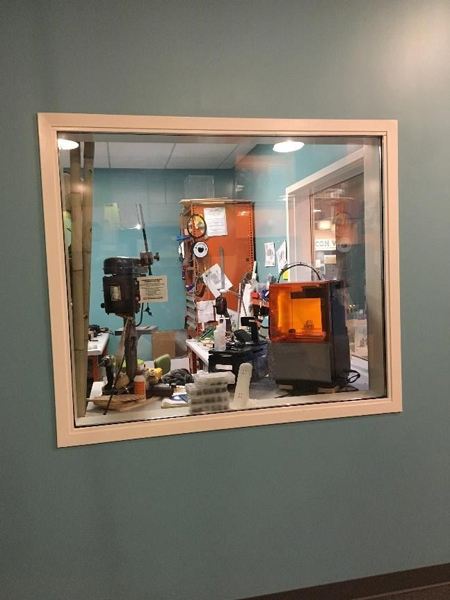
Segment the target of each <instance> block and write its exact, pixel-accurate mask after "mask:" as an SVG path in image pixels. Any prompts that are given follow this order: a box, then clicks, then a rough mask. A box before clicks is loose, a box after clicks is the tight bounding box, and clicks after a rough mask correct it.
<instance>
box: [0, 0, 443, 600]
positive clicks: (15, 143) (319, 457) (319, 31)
mask: <svg viewBox="0 0 450 600" xmlns="http://www.w3.org/2000/svg"><path fill="white" fill-rule="evenodd" d="M1 22H2V32H1V36H0V45H1V47H0V61H1V81H2V95H1V111H0V124H1V127H0V132H1V141H2V148H3V152H2V160H1V161H0V181H1V209H2V211H1V219H0V240H1V247H2V254H1V257H2V260H1V281H2V285H1V296H0V297H1V307H0V314H1V316H2V340H3V344H2V367H3V385H2V393H1V402H2V411H1V435H0V453H1V488H0V489H1V492H0V493H1V503H2V517H3V518H2V527H1V533H2V542H3V548H2V553H1V555H0V556H1V558H0V565H1V574H2V583H1V589H2V596H3V597H4V598H8V600H9V599H11V600H25V599H27V600H28V599H30V600H31V599H32V600H36V599H38V598H39V599H41V598H45V600H61V598H64V599H70V600H103V599H104V600H119V599H122V598H125V597H126V598H129V599H130V600H141V599H142V600H143V599H147V598H151V599H152V600H153V599H162V600H166V599H172V598H173V599H174V600H175V599H176V600H180V599H189V600H190V599H195V600H211V599H212V598H214V599H226V600H231V599H235V598H242V597H245V596H249V595H255V594H261V593H264V592H271V591H276V590H283V589H290V588H298V587H301V586H310V585H314V584H321V583H325V582H330V581H338V580H344V579H349V578H354V577H362V576H366V575H374V574H377V573H383V572H388V571H395V570H400V569H409V568H413V567H420V566H424V565H431V564H436V563H444V562H448V561H450V542H449V540H450V523H449V510H448V507H449V505H450V435H449V426H450V406H449V400H448V397H449V392H448V390H449V375H448V372H449V370H448V365H449V363H450V343H449V340H450V338H449V310H448V298H449V296H450V274H449V268H448V261H447V258H446V256H447V246H448V240H449V236H448V225H449V222H450V202H449V201H448V190H449V189H450V174H449V173H450V171H449V169H448V157H449V151H448V144H449V140H450V119H449V112H448V111H449V106H450V60H449V57H450V4H449V3H448V0H426V1H425V0H396V1H395V2H392V0H365V1H364V2H362V1H361V0H339V1H336V0H315V1H314V2H313V1H307V0H279V1H278V2H274V1H273V0H259V1H253V0H247V1H246V2H240V1H235V2H223V1H222V0H198V1H180V2H174V1H171V0H168V1H166V2H150V1H149V0H146V1H144V0H130V1H129V2H128V3H126V4H124V3H123V2H122V1H120V2H119V1H118V0H115V1H111V0H109V1H108V2H107V1H106V0H99V1H97V2H88V1H87V0H83V1H77V0H72V1H70V2H61V1H58V2H56V1H55V0H46V1H45V2H43V1H36V0H33V1H31V0H29V1H25V0H16V1H12V0H11V1H4V2H3V3H2V19H1ZM37 111H63V112H71V111H73V112H89V113H95V112H97V113H135V114H174V115H219V116H222V115H224V116H254V117H303V118H309V117H311V118H320V117H343V118H394V119H398V120H399V132H400V147H399V150H400V218H401V225H400V233H401V244H400V247H401V248H400V249H401V289H402V327H403V335H402V338H403V377H404V412H403V413H402V414H399V415H392V416H388V415H386V416H378V417H367V418H354V419H343V420H333V421H321V422H312V423H298V424H290V425H280V426H270V427H257V428H253V429H242V430H234V431H224V432H212V433H204V434H193V435H184V436H176V437H167V438H160V439H147V440H138V441H131V442H121V443H114V444H103V445H97V446H92V447H80V448H71V449H64V450H57V449H56V447H55V425H54V399H53V389H52V366H51V364H52V363H51V347H50V333H49V312H48V297H47V282H46V265H45V247H44V233H43V215H42V204H41V193H40V179H39V157H38V145H37V133H36V112H37Z"/></svg>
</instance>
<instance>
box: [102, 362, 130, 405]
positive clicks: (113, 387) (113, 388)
mask: <svg viewBox="0 0 450 600" xmlns="http://www.w3.org/2000/svg"><path fill="white" fill-rule="evenodd" d="M124 362H125V352H124V353H123V356H122V362H121V363H120V367H119V368H118V369H117V373H116V376H115V378H114V384H113V386H112V390H111V396H110V397H109V400H108V404H107V405H106V408H105V412H104V413H103V416H105V415H106V413H107V412H108V410H109V407H110V405H111V401H112V398H113V396H114V390H115V389H116V384H117V381H118V379H119V375H120V372H121V370H122V367H123V363H124ZM116 393H117V390H116Z"/></svg>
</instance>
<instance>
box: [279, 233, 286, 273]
mask: <svg viewBox="0 0 450 600" xmlns="http://www.w3.org/2000/svg"><path fill="white" fill-rule="evenodd" d="M277 263H278V271H281V270H282V269H284V267H285V266H286V265H287V249H286V240H285V241H284V242H283V243H282V244H281V246H280V247H279V248H278V250H277Z"/></svg>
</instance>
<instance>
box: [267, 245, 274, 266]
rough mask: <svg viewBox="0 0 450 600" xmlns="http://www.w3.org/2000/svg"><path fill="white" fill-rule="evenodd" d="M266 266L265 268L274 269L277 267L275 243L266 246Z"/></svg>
mask: <svg viewBox="0 0 450 600" xmlns="http://www.w3.org/2000/svg"><path fill="white" fill-rule="evenodd" d="M264 256H265V261H264V266H265V267H274V266H275V243H274V242H267V243H266V244H264Z"/></svg>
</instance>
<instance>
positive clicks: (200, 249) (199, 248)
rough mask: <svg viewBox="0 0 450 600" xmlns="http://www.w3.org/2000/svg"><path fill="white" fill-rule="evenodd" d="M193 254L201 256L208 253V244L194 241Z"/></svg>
mask: <svg viewBox="0 0 450 600" xmlns="http://www.w3.org/2000/svg"><path fill="white" fill-rule="evenodd" d="M193 252H194V256H196V257H197V258H203V257H205V256H206V255H207V254H208V246H207V245H206V244H205V242H196V243H195V244H194V248H193Z"/></svg>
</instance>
